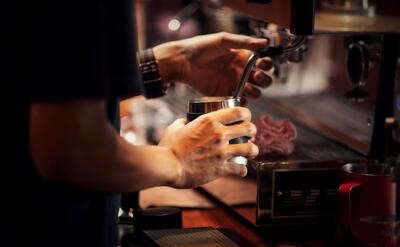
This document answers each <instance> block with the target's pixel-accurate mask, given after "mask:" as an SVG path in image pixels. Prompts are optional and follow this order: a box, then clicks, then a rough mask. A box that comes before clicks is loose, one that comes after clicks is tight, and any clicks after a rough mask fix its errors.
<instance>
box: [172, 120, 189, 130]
mask: <svg viewBox="0 0 400 247" xmlns="http://www.w3.org/2000/svg"><path fill="white" fill-rule="evenodd" d="M186 123H187V120H186V119H184V118H178V119H177V120H175V121H174V122H173V123H172V124H171V125H169V126H168V130H172V131H174V130H178V129H180V128H182V127H183V126H185V124H186Z"/></svg>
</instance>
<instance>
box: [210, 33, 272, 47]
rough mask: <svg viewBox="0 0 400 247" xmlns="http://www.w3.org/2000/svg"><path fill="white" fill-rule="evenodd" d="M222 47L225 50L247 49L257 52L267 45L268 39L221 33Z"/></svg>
mask: <svg viewBox="0 0 400 247" xmlns="http://www.w3.org/2000/svg"><path fill="white" fill-rule="evenodd" d="M217 35H219V36H220V39H221V46H222V47H224V48H225V49H247V50H252V51H255V50H257V49H258V48H261V47H264V46H266V45H267V40H266V39H257V38H252V37H249V36H245V35H239V34H231V33H224V32H223V33H219V34H217Z"/></svg>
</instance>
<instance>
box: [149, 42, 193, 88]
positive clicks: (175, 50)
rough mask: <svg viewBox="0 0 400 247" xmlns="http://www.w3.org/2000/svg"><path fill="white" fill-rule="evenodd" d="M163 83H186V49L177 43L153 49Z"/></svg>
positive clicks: (169, 43) (187, 65)
mask: <svg viewBox="0 0 400 247" xmlns="http://www.w3.org/2000/svg"><path fill="white" fill-rule="evenodd" d="M153 51H154V56H155V58H156V60H157V62H158V66H159V72H160V76H161V78H163V83H168V84H169V83H173V82H186V76H185V75H186V71H188V67H189V62H188V59H187V57H188V56H187V54H188V51H187V49H186V48H185V47H184V46H183V45H181V44H179V42H175V41H173V42H168V43H164V44H161V45H158V46H156V47H154V48H153Z"/></svg>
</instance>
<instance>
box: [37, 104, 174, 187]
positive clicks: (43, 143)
mask: <svg viewBox="0 0 400 247" xmlns="http://www.w3.org/2000/svg"><path fill="white" fill-rule="evenodd" d="M30 120H31V121H30V149H31V154H32V157H33V160H34V162H35V164H36V167H37V170H38V172H39V174H40V175H41V176H42V177H43V178H45V179H47V180H50V181H53V182H58V183H64V184H70V185H73V186H78V187H84V188H87V189H92V190H98V191H109V192H112V191H120V192H125V191H137V190H140V189H144V188H148V187H151V186H158V185H172V184H173V181H174V180H176V179H177V177H178V176H179V174H178V173H179V166H180V164H179V162H178V160H177V158H176V157H175V155H174V154H173V153H172V152H171V150H170V149H168V148H165V147H161V146H133V145H130V144H129V143H127V142H126V141H125V140H124V139H123V138H121V137H120V136H119V135H118V134H117V133H116V132H115V130H114V128H113V127H112V125H111V124H110V123H109V122H108V120H107V116H106V106H105V100H102V99H92V100H76V101H70V102H57V103H33V104H32V106H31V119H30ZM154 154H156V155H154Z"/></svg>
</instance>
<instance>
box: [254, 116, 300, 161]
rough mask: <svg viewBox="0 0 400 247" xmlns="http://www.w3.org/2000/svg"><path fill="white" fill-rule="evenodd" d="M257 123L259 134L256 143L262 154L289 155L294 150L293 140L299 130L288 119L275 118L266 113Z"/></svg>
mask: <svg viewBox="0 0 400 247" xmlns="http://www.w3.org/2000/svg"><path fill="white" fill-rule="evenodd" d="M255 125H256V126H257V134H256V138H255V141H254V143H255V144H256V145H257V146H258V148H259V150H260V155H271V154H272V155H289V154H291V153H292V152H293V151H294V145H293V143H292V142H293V140H295V139H296V137H297V130H296V127H295V126H294V125H293V124H292V123H291V122H290V121H289V120H288V119H281V120H274V119H272V117H271V116H269V115H266V114H264V115H261V116H260V117H259V118H258V119H257V120H256V123H255Z"/></svg>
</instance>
